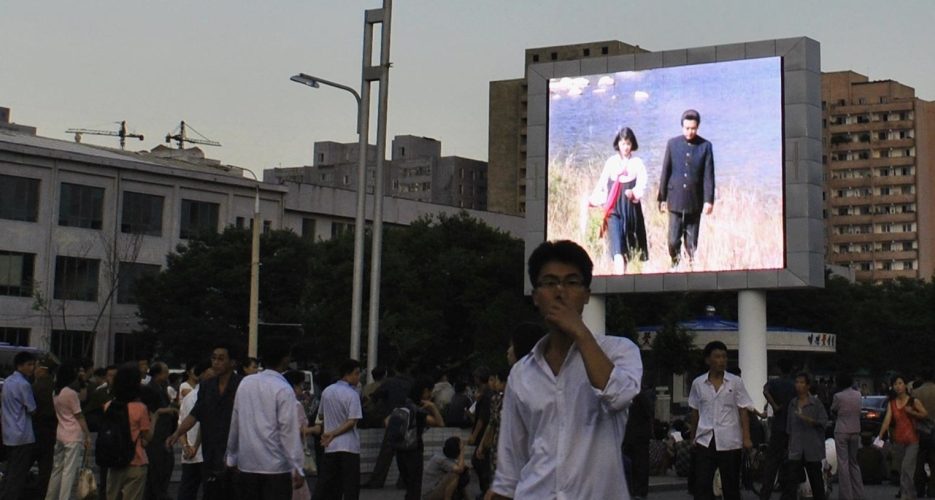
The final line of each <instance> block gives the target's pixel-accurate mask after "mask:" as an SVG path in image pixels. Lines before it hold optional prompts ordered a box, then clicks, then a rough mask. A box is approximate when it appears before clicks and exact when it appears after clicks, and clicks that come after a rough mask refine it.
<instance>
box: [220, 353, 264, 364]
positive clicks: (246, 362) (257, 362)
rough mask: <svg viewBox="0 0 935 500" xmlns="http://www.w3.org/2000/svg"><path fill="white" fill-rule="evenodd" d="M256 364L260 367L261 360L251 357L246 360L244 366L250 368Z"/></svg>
mask: <svg viewBox="0 0 935 500" xmlns="http://www.w3.org/2000/svg"><path fill="white" fill-rule="evenodd" d="M228 352H230V351H228ZM254 364H255V365H257V366H260V360H258V359H256V358H254V357H253V356H250V357H248V358H247V359H245V360H244V363H243V365H244V366H250V365H254Z"/></svg>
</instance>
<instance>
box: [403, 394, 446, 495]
mask: <svg viewBox="0 0 935 500" xmlns="http://www.w3.org/2000/svg"><path fill="white" fill-rule="evenodd" d="M433 386H434V384H433V383H432V381H431V380H430V379H428V378H419V379H416V381H415V383H414V384H413V386H412V390H411V391H410V392H409V398H408V399H406V402H405V403H404V406H405V407H406V408H408V409H409V411H410V414H411V415H413V417H414V419H415V422H413V423H412V424H411V425H414V426H415V431H416V432H415V434H416V445H415V448H414V449H397V450H396V463H397V464H398V465H399V473H400V475H401V476H402V479H403V482H404V483H405V485H406V497H405V498H406V500H420V499H421V498H422V467H423V464H422V459H423V455H424V454H425V444H424V443H423V441H422V434H423V433H424V432H425V430H426V429H428V428H429V427H443V426H444V425H445V420H444V419H443V418H442V415H441V413H439V412H438V407H436V406H435V403H433V402H432V387H433Z"/></svg>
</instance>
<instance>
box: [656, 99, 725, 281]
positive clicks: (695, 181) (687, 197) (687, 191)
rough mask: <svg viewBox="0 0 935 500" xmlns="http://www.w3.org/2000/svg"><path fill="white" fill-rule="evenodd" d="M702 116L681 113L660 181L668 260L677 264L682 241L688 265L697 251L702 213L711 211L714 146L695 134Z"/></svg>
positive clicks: (712, 203)
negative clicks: (679, 129) (666, 220)
mask: <svg viewBox="0 0 935 500" xmlns="http://www.w3.org/2000/svg"><path fill="white" fill-rule="evenodd" d="M700 125H701V115H700V114H699V113H698V112H697V111H695V110H694V109H689V110H686V111H685V112H684V113H682V135H681V136H678V137H673V138H672V139H669V142H668V144H667V145H666V154H665V157H664V158H663V160H662V176H661V178H660V179H659V196H658V201H659V211H660V212H666V211H668V212H669V238H668V243H669V257H671V258H672V267H673V268H674V267H676V266H677V265H678V264H679V260H680V258H681V254H682V240H683V239H684V241H685V251H686V253H688V259H689V262H692V261H693V260H694V258H695V249H697V248H698V226H699V225H700V223H701V213H702V212H704V214H705V215H710V214H711V212H712V211H713V210H714V147H713V146H712V145H711V143H710V142H709V141H708V140H706V139H704V138H703V137H701V136H700V135H698V127H699V126H700Z"/></svg>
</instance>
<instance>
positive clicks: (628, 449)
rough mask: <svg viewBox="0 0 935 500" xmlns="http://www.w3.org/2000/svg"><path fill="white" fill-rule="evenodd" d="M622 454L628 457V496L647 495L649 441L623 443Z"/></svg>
mask: <svg viewBox="0 0 935 500" xmlns="http://www.w3.org/2000/svg"><path fill="white" fill-rule="evenodd" d="M623 454H624V455H626V456H627V458H629V459H630V482H629V484H628V486H629V487H630V496H634V497H644V498H645V497H646V496H648V495H649V442H648V441H647V442H645V443H642V442H641V443H624V444H623Z"/></svg>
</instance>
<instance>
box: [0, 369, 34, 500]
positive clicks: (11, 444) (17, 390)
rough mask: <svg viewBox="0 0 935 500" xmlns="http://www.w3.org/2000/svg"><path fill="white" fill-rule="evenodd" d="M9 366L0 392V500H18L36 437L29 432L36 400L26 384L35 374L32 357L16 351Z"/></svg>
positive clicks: (23, 485)
mask: <svg viewBox="0 0 935 500" xmlns="http://www.w3.org/2000/svg"><path fill="white" fill-rule="evenodd" d="M13 365H14V366H15V367H16V370H15V371H14V372H13V374H11V375H10V376H9V377H7V378H6V380H5V381H4V383H3V391H0V394H2V398H0V411H2V414H3V417H2V418H3V445H4V446H6V476H5V477H4V481H3V482H4V484H3V496H2V500H19V499H20V498H22V496H23V489H24V488H25V486H26V478H27V477H28V476H29V467H30V466H31V465H32V461H33V449H34V447H35V443H36V435H35V434H34V433H33V429H32V414H33V413H34V412H35V411H36V398H35V396H33V392H32V386H31V385H30V383H29V379H30V378H32V376H33V373H35V371H36V356H34V355H33V354H32V353H31V352H28V351H21V352H18V353H16V356H14V357H13Z"/></svg>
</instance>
